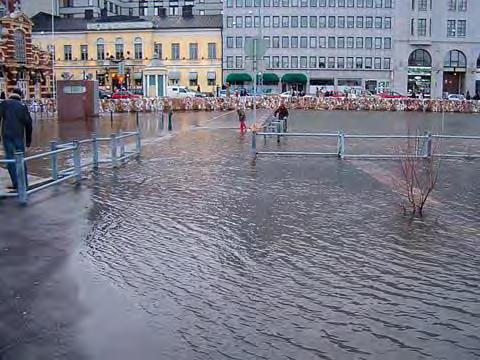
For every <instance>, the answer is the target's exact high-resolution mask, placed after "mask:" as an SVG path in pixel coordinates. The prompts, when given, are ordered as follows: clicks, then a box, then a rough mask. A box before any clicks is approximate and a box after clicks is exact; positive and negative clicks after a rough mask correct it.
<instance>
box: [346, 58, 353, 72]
mask: <svg viewBox="0 0 480 360" xmlns="http://www.w3.org/2000/svg"><path fill="white" fill-rule="evenodd" d="M347 69H353V57H347Z"/></svg>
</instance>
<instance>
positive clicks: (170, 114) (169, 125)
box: [168, 111, 173, 131]
mask: <svg viewBox="0 0 480 360" xmlns="http://www.w3.org/2000/svg"><path fill="white" fill-rule="evenodd" d="M172 117H173V111H169V112H168V131H172V128H173V126H172Z"/></svg>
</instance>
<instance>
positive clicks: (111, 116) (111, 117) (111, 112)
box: [110, 109, 113, 127]
mask: <svg viewBox="0 0 480 360" xmlns="http://www.w3.org/2000/svg"><path fill="white" fill-rule="evenodd" d="M112 126H113V110H112V109H110V127H112Z"/></svg>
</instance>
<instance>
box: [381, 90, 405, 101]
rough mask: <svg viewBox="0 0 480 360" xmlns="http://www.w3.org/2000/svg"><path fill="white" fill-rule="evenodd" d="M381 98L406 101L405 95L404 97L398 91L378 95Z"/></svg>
mask: <svg viewBox="0 0 480 360" xmlns="http://www.w3.org/2000/svg"><path fill="white" fill-rule="evenodd" d="M378 97H379V98H382V99H404V98H406V96H405V95H402V94H400V93H398V92H396V91H384V92H381V93H379V94H378Z"/></svg>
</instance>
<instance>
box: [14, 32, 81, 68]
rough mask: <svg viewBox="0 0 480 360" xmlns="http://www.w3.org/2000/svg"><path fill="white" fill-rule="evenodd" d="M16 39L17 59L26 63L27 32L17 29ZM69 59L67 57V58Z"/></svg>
mask: <svg viewBox="0 0 480 360" xmlns="http://www.w3.org/2000/svg"><path fill="white" fill-rule="evenodd" d="M13 38H14V40H15V59H16V60H17V61H18V62H19V63H25V62H26V57H27V52H26V47H25V34H24V33H23V31H21V30H15V32H14V34H13ZM65 60H67V59H65ZM70 60H72V47H71V46H70Z"/></svg>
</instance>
